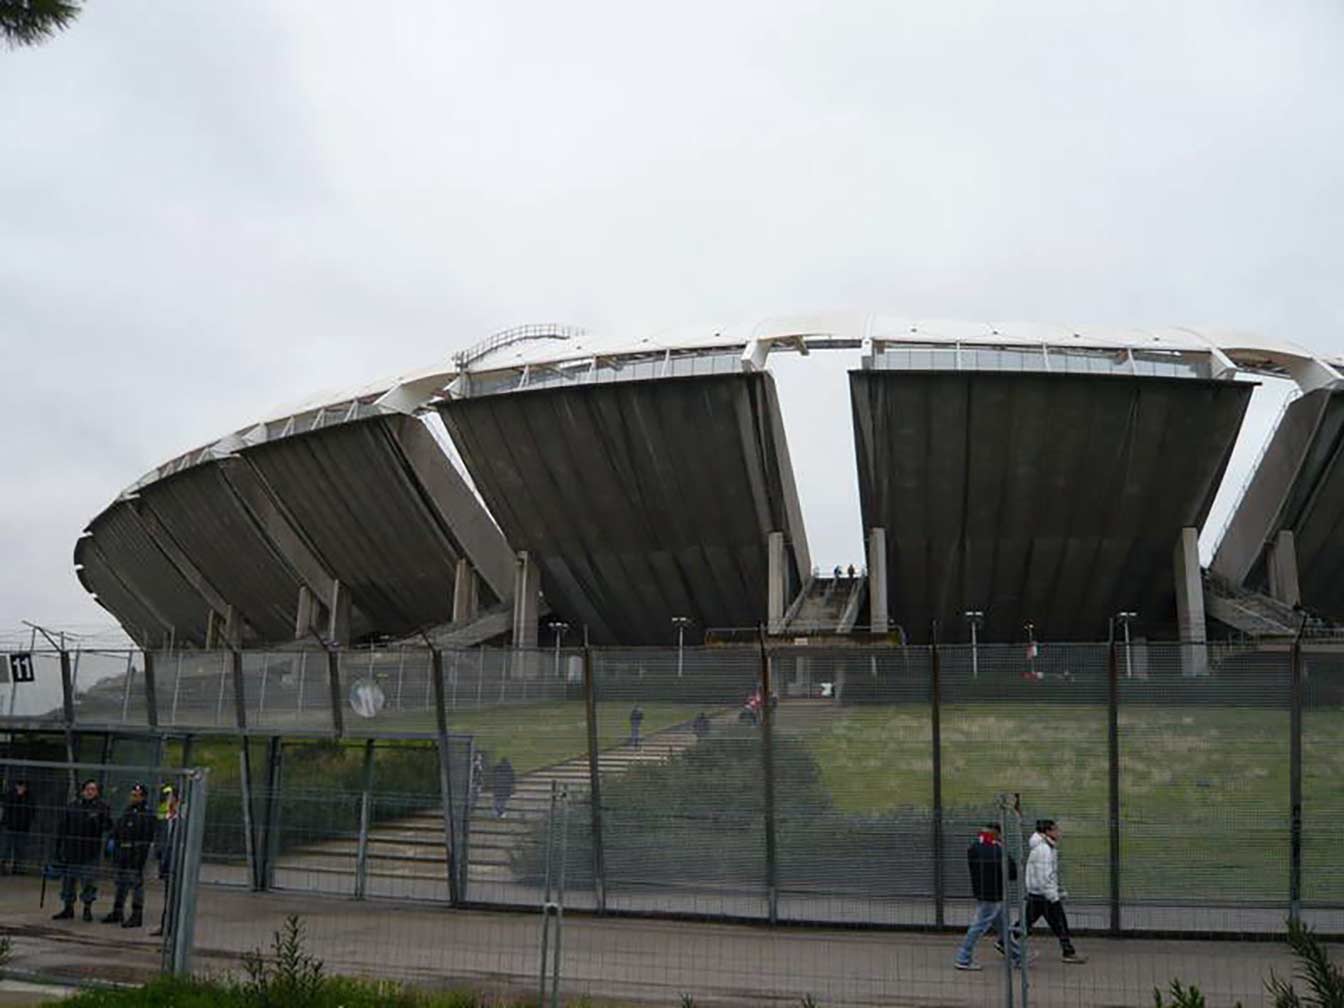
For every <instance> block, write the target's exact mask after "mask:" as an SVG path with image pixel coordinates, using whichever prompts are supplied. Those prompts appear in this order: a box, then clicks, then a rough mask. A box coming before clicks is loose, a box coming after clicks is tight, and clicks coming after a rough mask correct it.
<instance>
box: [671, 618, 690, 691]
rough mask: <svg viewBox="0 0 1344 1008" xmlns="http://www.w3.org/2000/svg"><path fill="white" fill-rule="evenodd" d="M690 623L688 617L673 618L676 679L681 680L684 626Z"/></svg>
mask: <svg viewBox="0 0 1344 1008" xmlns="http://www.w3.org/2000/svg"><path fill="white" fill-rule="evenodd" d="M690 621H691V618H690V617H689V616H673V617H672V625H673V626H674V627H676V628H677V678H678V679H680V678H681V669H682V660H683V652H684V649H685V643H686V624H687V623H689V622H690Z"/></svg>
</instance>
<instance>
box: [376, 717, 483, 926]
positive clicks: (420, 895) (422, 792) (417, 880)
mask: <svg viewBox="0 0 1344 1008" xmlns="http://www.w3.org/2000/svg"><path fill="white" fill-rule="evenodd" d="M370 759H371V763H370V765H369V777H368V780H369V785H370V792H369V798H368V803H369V805H368V812H367V822H368V828H367V831H366V836H365V862H364V865H363V866H362V869H360V866H359V865H358V863H357V865H356V867H357V869H360V870H362V871H363V873H364V878H363V882H362V885H361V886H360V887H359V888H360V890H361V894H362V895H367V896H385V897H393V898H402V899H407V898H409V899H427V900H438V901H444V902H446V901H447V900H448V899H449V898H450V896H451V890H450V886H449V883H448V868H449V861H448V846H447V842H446V840H445V826H444V815H443V801H442V796H441V788H440V783H439V752H438V746H437V744H436V743H433V742H424V743H396V744H385V745H380V746H375V747H374V748H373V750H372V753H371V757H370ZM469 759H470V757H469V756H468V755H466V754H465V753H463V754H462V755H460V756H459V757H458V758H457V759H456V760H454V763H456V764H458V765H457V767H456V769H455V770H454V777H455V779H456V782H457V783H458V784H459V787H458V791H459V793H460V792H462V791H464V790H465V786H464V785H465V776H466V767H467V766H468V765H469ZM455 804H456V802H455ZM463 804H465V801H463ZM361 811H362V810H361ZM455 811H456V812H457V815H458V816H459V817H460V816H461V814H462V811H463V809H462V806H461V805H459V806H458V808H457V809H456V810H455ZM357 853H358V850H357Z"/></svg>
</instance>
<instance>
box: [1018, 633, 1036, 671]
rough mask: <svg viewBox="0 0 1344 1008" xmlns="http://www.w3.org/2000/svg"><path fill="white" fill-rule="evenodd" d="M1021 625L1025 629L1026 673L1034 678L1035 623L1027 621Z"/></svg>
mask: <svg viewBox="0 0 1344 1008" xmlns="http://www.w3.org/2000/svg"><path fill="white" fill-rule="evenodd" d="M1022 626H1023V628H1024V629H1025V630H1026V631H1027V674H1028V675H1029V676H1030V677H1031V678H1032V679H1036V678H1037V675H1036V651H1037V648H1036V624H1035V623H1032V622H1030V621H1028V622H1026V623H1024V624H1022Z"/></svg>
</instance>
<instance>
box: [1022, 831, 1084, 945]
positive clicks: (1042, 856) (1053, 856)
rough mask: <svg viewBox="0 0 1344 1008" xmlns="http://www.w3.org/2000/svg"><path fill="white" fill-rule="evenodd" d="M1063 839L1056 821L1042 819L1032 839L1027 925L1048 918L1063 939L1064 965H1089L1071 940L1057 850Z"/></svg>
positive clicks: (1028, 877) (1060, 943) (1048, 921)
mask: <svg viewBox="0 0 1344 1008" xmlns="http://www.w3.org/2000/svg"><path fill="white" fill-rule="evenodd" d="M1059 838H1060V829H1059V826H1058V824H1057V823H1056V822H1055V821H1054V820H1053V819H1041V820H1040V821H1038V822H1037V823H1036V832H1035V833H1033V834H1032V836H1031V854H1030V855H1028V857H1027V873H1026V874H1027V878H1026V886H1027V919H1026V920H1025V921H1024V922H1023V924H1024V925H1025V926H1026V927H1027V928H1030V927H1031V926H1032V925H1033V924H1035V923H1036V922H1037V921H1038V920H1040V919H1041V918H1042V917H1044V918H1045V922H1046V924H1048V925H1049V926H1050V930H1051V931H1053V932H1054V935H1055V937H1056V938H1058V939H1059V948H1060V951H1061V952H1062V953H1063V954H1064V961H1065V962H1066V963H1072V964H1073V965H1075V966H1077V965H1081V964H1083V963H1085V962H1087V957H1086V956H1082V955H1079V954H1078V951H1077V950H1076V949H1075V948H1074V947H1073V940H1072V938H1070V936H1069V919H1068V917H1067V916H1066V915H1065V913H1064V903H1063V898H1064V896H1066V895H1067V893H1065V891H1064V890H1063V889H1061V888H1060V885H1059V853H1058V851H1057V850H1056V848H1057V847H1058V846H1059Z"/></svg>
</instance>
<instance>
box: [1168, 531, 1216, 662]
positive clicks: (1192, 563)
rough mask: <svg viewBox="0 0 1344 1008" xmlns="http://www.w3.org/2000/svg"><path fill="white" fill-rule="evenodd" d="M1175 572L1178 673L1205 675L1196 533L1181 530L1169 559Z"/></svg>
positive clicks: (1202, 600) (1204, 644)
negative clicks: (1178, 651) (1179, 652)
mask: <svg viewBox="0 0 1344 1008" xmlns="http://www.w3.org/2000/svg"><path fill="white" fill-rule="evenodd" d="M1172 560H1173V564H1172V566H1173V567H1174V569H1175V572H1176V626H1177V628H1178V630H1179V632H1180V635H1181V672H1182V673H1183V674H1184V675H1188V676H1202V675H1208V673H1209V651H1208V647H1207V644H1206V640H1207V638H1206V636H1205V630H1204V581H1203V578H1201V577H1200V571H1199V530H1198V529H1195V528H1183V529H1181V534H1180V536H1179V537H1178V538H1177V540H1176V548H1175V551H1174V553H1173V556H1172Z"/></svg>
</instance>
